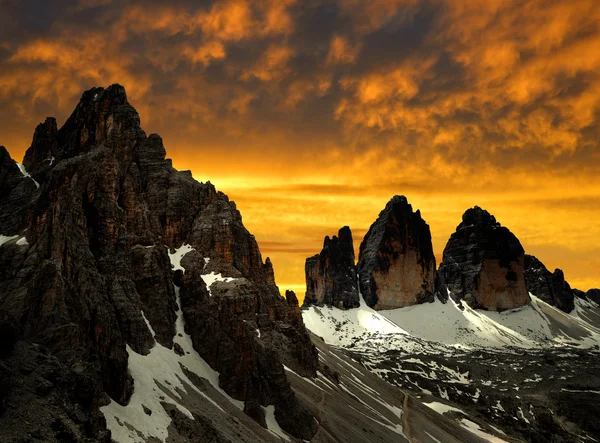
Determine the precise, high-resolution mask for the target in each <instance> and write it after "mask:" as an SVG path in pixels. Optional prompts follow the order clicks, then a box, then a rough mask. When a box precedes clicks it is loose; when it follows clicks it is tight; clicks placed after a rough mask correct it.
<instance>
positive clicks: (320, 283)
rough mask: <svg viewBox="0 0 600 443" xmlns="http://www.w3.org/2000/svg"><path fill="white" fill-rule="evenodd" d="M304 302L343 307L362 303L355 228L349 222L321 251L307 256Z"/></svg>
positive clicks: (325, 242)
mask: <svg viewBox="0 0 600 443" xmlns="http://www.w3.org/2000/svg"><path fill="white" fill-rule="evenodd" d="M305 272H306V296H305V297H304V306H310V305H318V306H322V305H328V306H335V307H337V308H341V309H349V308H355V307H358V306H359V304H360V303H359V299H358V287H357V281H356V266H355V264H354V245H353V242H352V232H351V231H350V228H349V227H348V226H344V227H343V228H342V229H340V230H339V231H338V235H337V236H335V235H334V236H333V238H329V236H327V237H325V240H324V242H323V249H322V250H321V253H320V254H317V255H314V256H313V257H309V258H307V259H306V265H305Z"/></svg>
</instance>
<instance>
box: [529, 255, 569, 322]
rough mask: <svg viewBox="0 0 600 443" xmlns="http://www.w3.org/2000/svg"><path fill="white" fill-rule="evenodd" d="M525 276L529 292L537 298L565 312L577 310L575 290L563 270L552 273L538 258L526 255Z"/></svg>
mask: <svg viewBox="0 0 600 443" xmlns="http://www.w3.org/2000/svg"><path fill="white" fill-rule="evenodd" d="M524 275H525V285H526V287H527V291H529V292H530V293H532V294H533V295H535V296H536V297H538V298H541V299H542V300H544V301H545V302H546V303H548V304H551V305H553V306H556V307H557V308H558V309H560V310H561V311H564V312H571V311H572V310H573V309H574V308H575V303H574V294H573V290H572V289H571V286H569V283H567V282H566V281H565V276H564V274H563V271H562V270H560V269H555V270H554V272H553V273H552V272H550V271H549V270H548V269H547V268H546V266H544V264H543V263H542V262H541V261H539V260H538V259H537V258H536V257H534V256H533V255H528V254H525V270H524Z"/></svg>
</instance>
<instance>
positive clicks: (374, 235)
mask: <svg viewBox="0 0 600 443" xmlns="http://www.w3.org/2000/svg"><path fill="white" fill-rule="evenodd" d="M358 273H359V276H360V288H361V292H362V295H363V296H364V298H365V301H366V303H367V304H368V305H369V306H371V307H373V308H375V309H394V308H401V307H404V306H411V305H414V304H417V303H423V302H426V301H431V300H433V293H434V283H435V256H434V255H433V247H432V244H431V233H430V231H429V225H428V224H427V223H425V221H424V220H423V219H422V218H421V213H420V211H419V210H417V211H416V212H413V209H412V206H411V205H410V204H409V203H408V201H407V199H406V197H404V196H395V197H393V198H392V199H391V200H390V201H389V202H388V204H387V205H386V207H385V209H384V210H383V211H381V213H380V214H379V217H378V218H377V220H376V221H375V222H374V223H373V224H372V225H371V227H370V228H369V231H368V232H367V234H366V235H365V238H364V240H363V242H362V243H361V245H360V252H359V260H358Z"/></svg>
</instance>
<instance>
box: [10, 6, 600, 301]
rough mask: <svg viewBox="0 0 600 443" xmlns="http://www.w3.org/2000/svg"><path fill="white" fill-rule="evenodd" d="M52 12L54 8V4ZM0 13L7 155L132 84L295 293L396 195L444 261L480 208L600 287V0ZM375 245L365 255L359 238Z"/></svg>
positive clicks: (169, 140) (178, 155)
mask: <svg viewBox="0 0 600 443" xmlns="http://www.w3.org/2000/svg"><path fill="white" fill-rule="evenodd" d="M48 3H50V2H48ZM51 3H52V4H45V5H44V6H40V5H39V2H34V1H32V0H22V1H17V0H8V1H4V2H1V3H0V67H1V69H0V103H1V104H2V106H0V133H1V134H2V137H1V139H0V143H2V144H4V145H6V146H7V147H8V149H9V150H10V152H11V153H12V155H13V156H14V157H16V158H20V157H21V156H22V155H23V153H24V151H25V149H26V148H27V147H28V145H29V143H30V141H31V134H32V132H33V128H34V127H35V125H36V124H37V123H38V122H40V121H43V119H44V118H45V117H46V115H54V116H56V117H57V118H58V119H59V122H60V121H64V120H65V119H66V117H67V116H68V114H69V113H70V111H71V110H72V109H73V107H74V106H75V104H76V103H77V101H78V98H79V96H80V94H81V92H82V91H83V90H85V89H88V88H90V87H92V86H98V85H100V86H107V85H109V84H111V83H115V82H118V83H121V84H123V85H124V86H125V87H126V89H127V91H128V94H129V98H130V101H131V102H132V104H133V105H134V106H136V108H137V109H138V111H139V113H140V115H141V118H142V125H143V127H144V128H145V129H146V130H147V131H148V132H158V133H160V134H161V135H162V136H163V138H164V140H165V144H166V148H167V152H168V155H169V156H170V157H172V158H173V160H174V163H175V166H176V167H178V168H181V169H191V170H192V171H193V173H194V175H195V177H196V178H198V179H199V180H202V181H206V180H211V181H212V182H213V183H215V184H216V185H217V186H218V187H219V188H220V189H222V190H223V191H225V192H226V193H229V194H230V195H231V196H232V197H233V198H234V199H235V200H236V202H237V203H238V206H239V207H240V209H241V211H242V214H243V215H244V219H245V223H246V224H247V225H248V227H249V228H250V229H251V231H253V232H254V233H255V234H256V235H257V238H258V240H259V243H260V244H261V245H262V251H263V254H264V255H271V257H272V259H273V262H274V264H275V269H276V278H277V280H278V282H279V284H280V286H282V287H293V288H294V289H298V290H300V291H299V292H302V291H303V290H302V289H301V288H302V286H303V280H304V276H303V268H304V266H303V261H304V258H305V256H307V255H310V253H311V252H314V253H316V252H318V250H319V249H320V246H321V242H322V237H323V236H324V235H331V234H333V233H335V232H336V231H337V229H338V228H339V227H341V226H342V225H345V224H349V225H350V226H351V228H353V231H354V233H355V242H357V243H358V242H360V240H362V235H364V232H365V231H366V229H367V228H368V226H369V224H370V223H371V222H372V221H373V220H374V219H375V217H376V216H377V213H378V212H379V210H381V209H382V208H383V206H384V205H385V203H386V201H387V200H388V199H389V198H390V197H391V196H392V195H394V194H405V195H407V196H408V198H409V201H411V202H412V203H413V206H415V207H418V208H420V209H421V210H422V213H423V215H424V217H425V219H426V220H427V221H428V222H429V224H430V225H431V228H432V231H433V237H434V249H435V251H436V254H437V255H438V257H439V256H441V253H442V251H443V247H444V245H445V242H446V241H447V239H448V237H449V235H450V233H451V232H452V231H453V230H454V228H455V226H456V225H457V224H458V223H459V221H460V215H461V214H462V212H463V211H464V210H465V209H466V208H467V207H469V206H473V205H474V204H478V205H480V206H483V207H485V208H486V209H488V210H490V212H492V213H494V214H495V215H496V217H497V218H498V220H499V221H501V222H502V223H503V224H504V225H506V226H508V227H509V228H510V229H511V230H513V231H514V232H515V233H516V234H517V236H518V237H519V238H520V239H521V241H522V243H523V244H524V246H525V248H526V250H527V251H528V252H531V253H534V254H536V255H538V257H539V258H540V259H541V260H542V261H544V262H545V263H546V264H547V265H548V266H549V267H555V266H560V267H562V268H563V269H564V270H565V273H566V276H567V278H568V279H569V281H571V282H572V283H573V284H575V286H580V287H582V289H587V287H590V286H600V274H598V269H600V266H599V265H600V262H599V261H598V260H599V259H598V256H599V253H600V228H599V227H598V224H597V220H598V217H599V215H600V179H599V178H598V177H599V173H600V149H599V146H598V144H599V140H600V123H599V121H600V51H599V50H598V48H600V8H598V7H597V2H596V0H578V1H575V2H574V1H572V0H527V1H526V0H487V1H469V2H465V1H462V0H421V1H420V0H375V1H363V0H344V1H341V0H339V1H334V0H308V1H298V0H285V1H280V0H269V1H267V0H216V1H212V2H208V1H204V2H192V1H189V0H178V1H173V2H169V4H168V5H166V4H165V3H164V2H158V1H145V2H139V1H138V2H136V1H120V2H114V1H111V0H80V1H67V0H61V1H58V2H51ZM357 247H358V244H357Z"/></svg>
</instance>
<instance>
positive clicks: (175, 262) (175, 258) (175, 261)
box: [169, 243, 194, 272]
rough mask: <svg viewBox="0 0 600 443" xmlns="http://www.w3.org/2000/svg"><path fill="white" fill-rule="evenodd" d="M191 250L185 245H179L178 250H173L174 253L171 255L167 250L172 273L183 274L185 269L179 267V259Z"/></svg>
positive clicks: (191, 249)
mask: <svg viewBox="0 0 600 443" xmlns="http://www.w3.org/2000/svg"><path fill="white" fill-rule="evenodd" d="M193 250H194V248H192V247H191V246H190V245H188V244H186V243H184V244H183V245H181V246H180V247H179V248H177V249H175V252H173V253H171V251H170V250H169V259H170V260H171V267H172V268H173V270H174V271H177V270H181V271H183V272H185V269H184V268H183V266H181V259H182V258H183V257H184V256H185V254H187V253H188V252H191V251H193Z"/></svg>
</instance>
